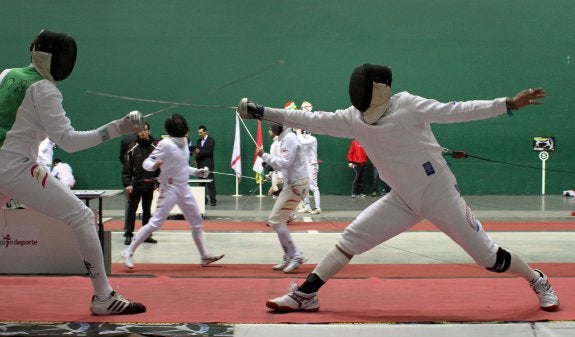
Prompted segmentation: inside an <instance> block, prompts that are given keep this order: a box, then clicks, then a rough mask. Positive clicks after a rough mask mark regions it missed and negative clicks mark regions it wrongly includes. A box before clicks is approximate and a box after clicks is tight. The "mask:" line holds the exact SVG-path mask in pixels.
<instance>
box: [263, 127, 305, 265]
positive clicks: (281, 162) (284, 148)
mask: <svg viewBox="0 0 575 337" xmlns="http://www.w3.org/2000/svg"><path fill="white" fill-rule="evenodd" d="M279 141H280V154H279V156H272V155H271V154H269V153H264V154H263V155H262V160H263V161H264V162H266V163H267V164H268V165H270V166H271V167H273V169H274V170H277V171H280V172H281V173H282V175H283V179H284V186H283V189H282V190H281V192H280V194H279V195H278V197H277V199H276V201H275V203H274V206H273V207H272V211H271V213H270V216H269V218H268V223H269V225H270V226H272V228H273V229H274V231H275V232H276V233H277V235H278V239H279V241H280V244H281V246H282V249H283V252H284V256H287V257H290V258H292V257H294V256H297V255H300V254H301V252H300V251H299V250H298V249H297V247H296V246H295V244H294V242H293V239H292V237H291V234H290V232H289V230H288V228H287V222H288V219H289V218H290V216H291V215H292V213H293V211H294V209H295V208H296V207H297V205H298V204H299V202H300V201H302V200H303V198H305V196H306V195H307V193H308V174H307V169H306V162H305V158H304V155H303V152H302V150H301V143H300V141H299V139H298V137H297V136H296V135H295V133H294V132H293V131H292V129H289V128H285V129H284V130H283V131H282V133H281V134H280V136H279Z"/></svg>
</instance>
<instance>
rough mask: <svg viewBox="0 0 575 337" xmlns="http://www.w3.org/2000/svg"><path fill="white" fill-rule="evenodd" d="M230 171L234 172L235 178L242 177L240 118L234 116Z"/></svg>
mask: <svg viewBox="0 0 575 337" xmlns="http://www.w3.org/2000/svg"><path fill="white" fill-rule="evenodd" d="M232 169H233V170H234V171H235V172H236V177H237V178H238V179H240V178H241V177H242V155H241V148H240V117H238V116H237V115H236V137H235V138H234V149H233V151H232Z"/></svg>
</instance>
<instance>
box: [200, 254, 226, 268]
mask: <svg viewBox="0 0 575 337" xmlns="http://www.w3.org/2000/svg"><path fill="white" fill-rule="evenodd" d="M225 255H226V254H222V255H218V256H206V257H202V267H205V266H207V265H208V264H210V263H214V262H216V261H218V260H220V259H221V258H222V257H224V256H225Z"/></svg>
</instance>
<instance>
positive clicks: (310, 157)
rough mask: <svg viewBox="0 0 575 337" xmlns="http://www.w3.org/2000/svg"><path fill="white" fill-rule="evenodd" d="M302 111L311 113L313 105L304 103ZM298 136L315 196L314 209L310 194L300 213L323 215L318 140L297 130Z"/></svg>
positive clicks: (305, 199) (307, 132) (306, 132)
mask: <svg viewBox="0 0 575 337" xmlns="http://www.w3.org/2000/svg"><path fill="white" fill-rule="evenodd" d="M301 109H302V110H304V111H309V112H311V111H312V110H313V105H312V104H311V103H310V102H308V101H303V102H302V104H301ZM296 134H297V136H298V138H299V140H300V142H301V145H302V150H303V154H304V157H305V158H306V162H307V173H308V175H309V191H310V192H311V194H312V195H313V201H314V208H311V203H310V200H309V199H310V198H309V194H308V195H307V196H306V197H305V198H304V200H303V207H302V209H301V210H298V212H307V213H310V214H321V193H320V191H319V185H318V183H317V180H318V176H319V162H318V160H317V138H316V137H314V136H313V135H312V134H311V132H309V131H307V130H301V129H296Z"/></svg>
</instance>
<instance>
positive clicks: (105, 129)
mask: <svg viewBox="0 0 575 337" xmlns="http://www.w3.org/2000/svg"><path fill="white" fill-rule="evenodd" d="M142 130H144V117H143V116H142V114H141V113H140V112H139V111H131V112H130V113H129V114H127V115H126V116H124V117H123V118H120V119H116V120H115V121H112V122H110V123H108V124H106V125H103V126H101V127H99V128H98V134H99V135H100V137H102V141H104V142H105V141H107V140H110V139H112V138H116V137H120V136H121V135H129V134H133V133H136V132H140V131H142Z"/></svg>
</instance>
